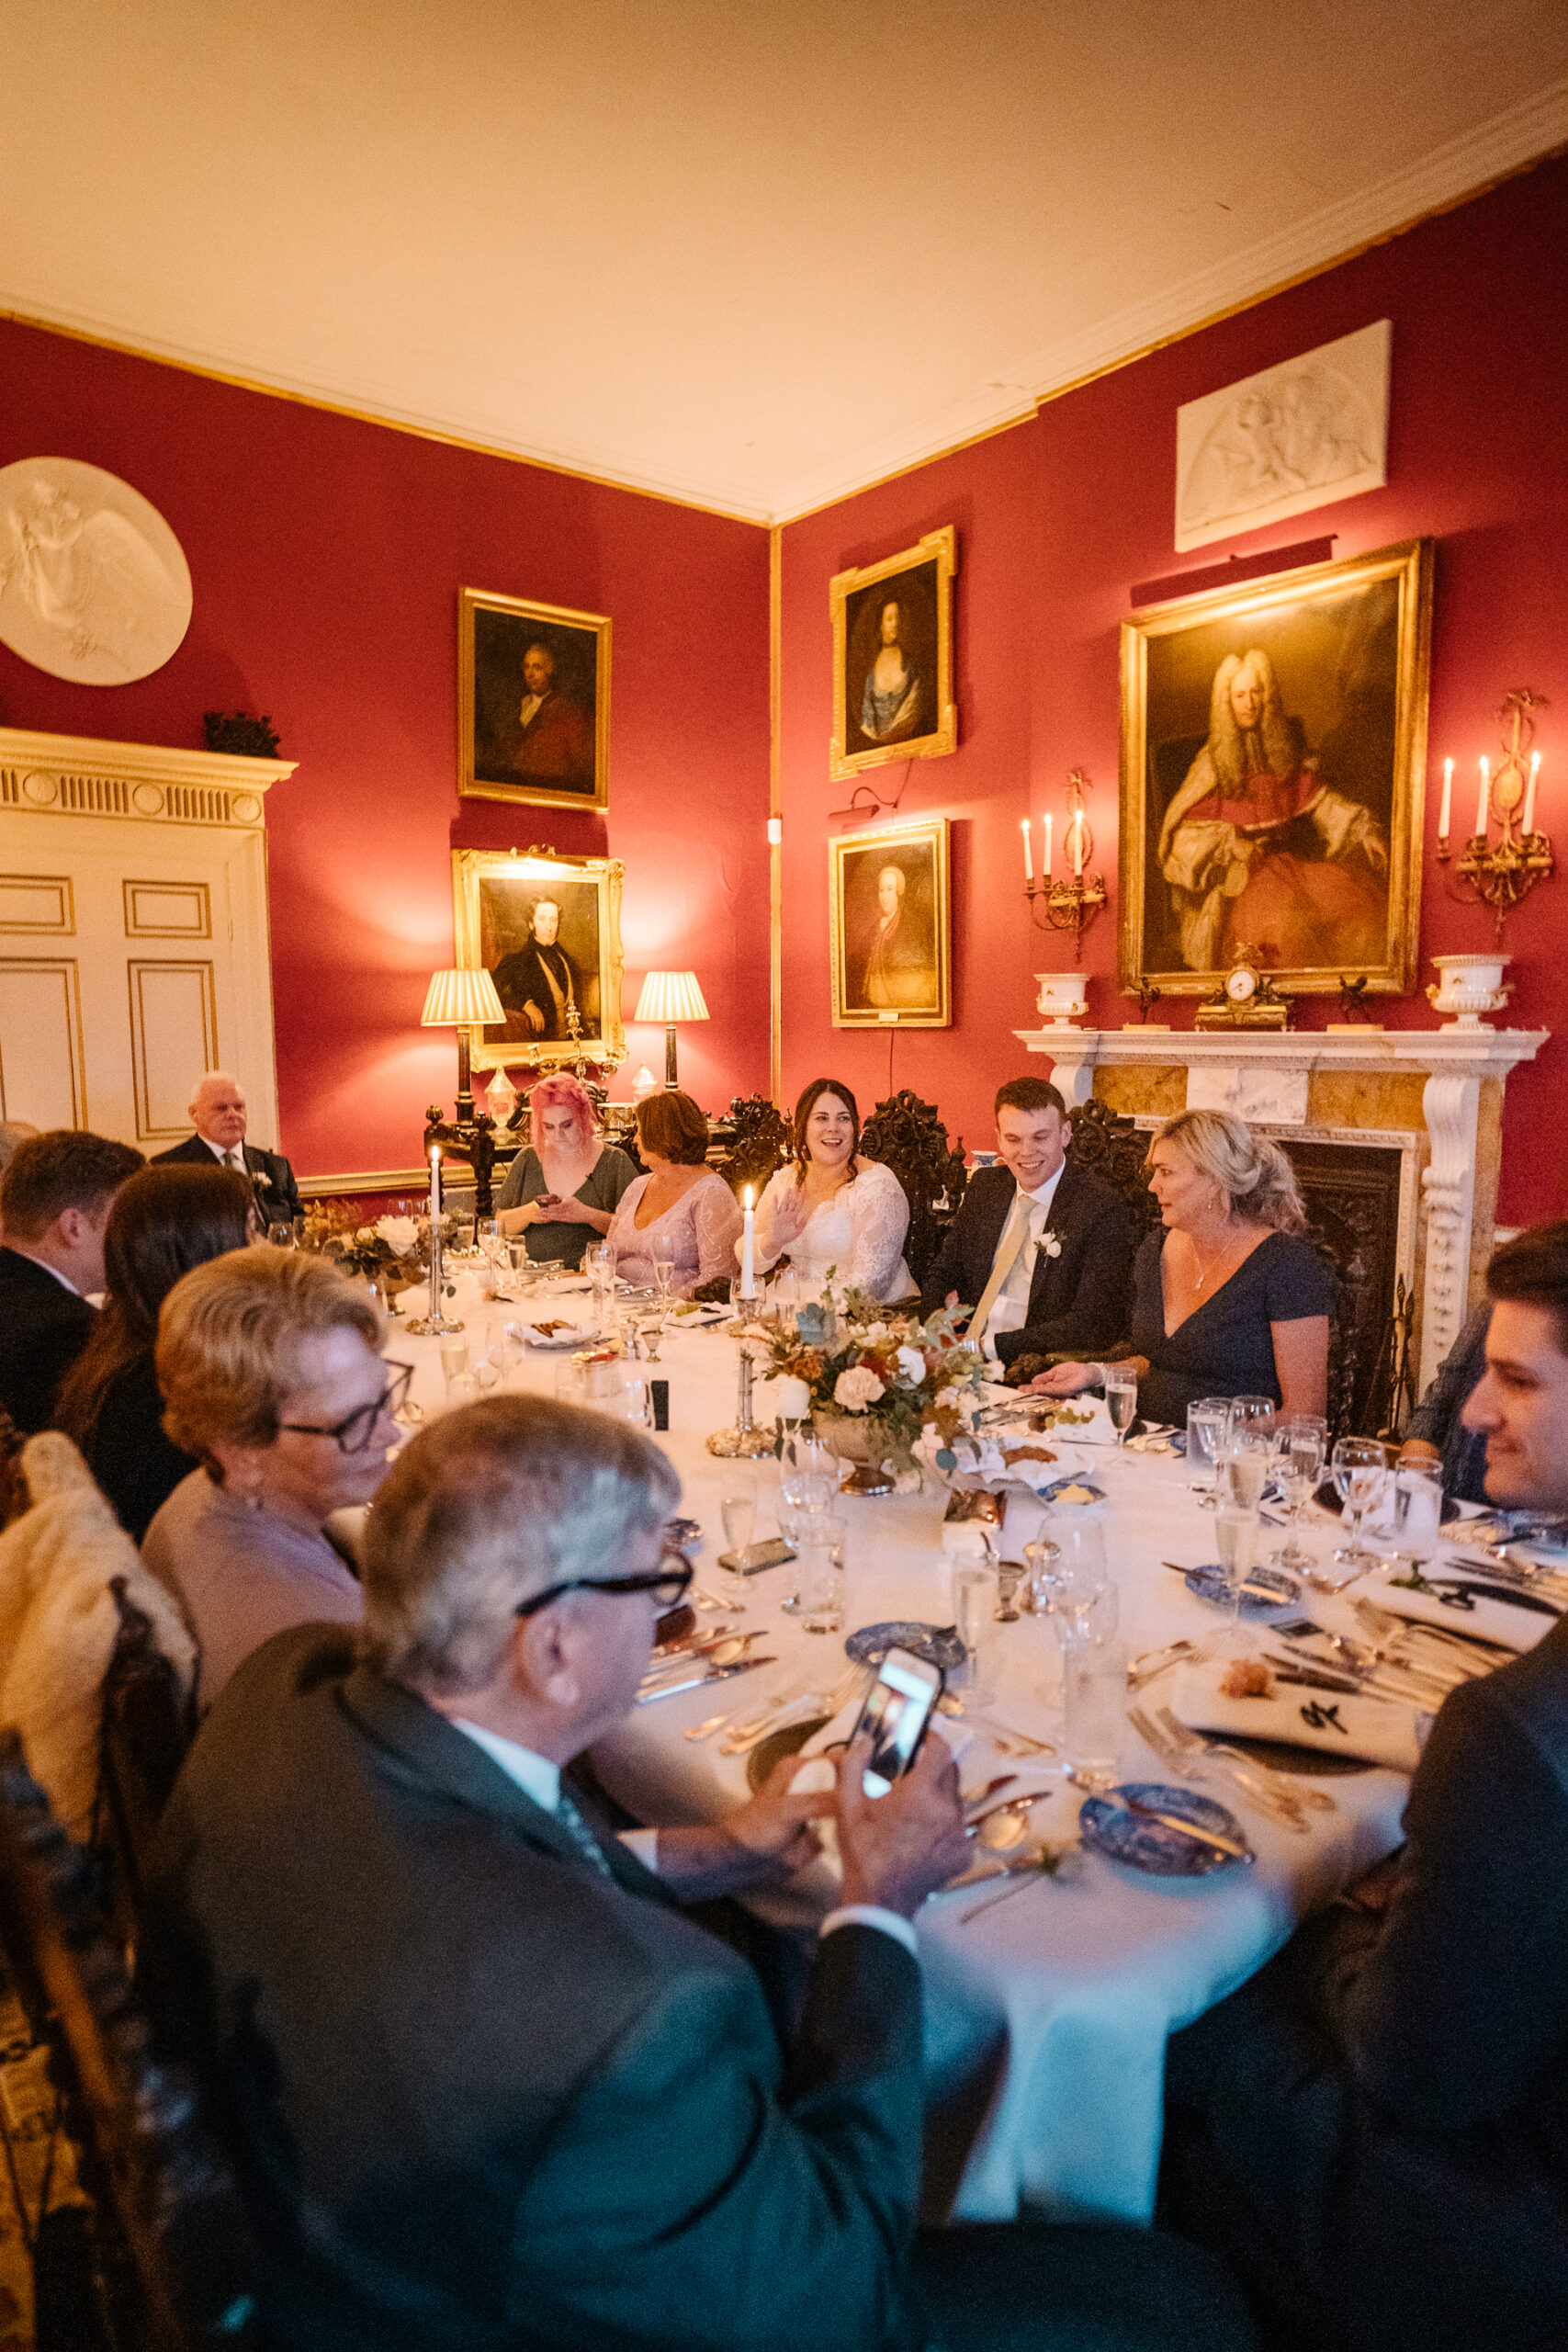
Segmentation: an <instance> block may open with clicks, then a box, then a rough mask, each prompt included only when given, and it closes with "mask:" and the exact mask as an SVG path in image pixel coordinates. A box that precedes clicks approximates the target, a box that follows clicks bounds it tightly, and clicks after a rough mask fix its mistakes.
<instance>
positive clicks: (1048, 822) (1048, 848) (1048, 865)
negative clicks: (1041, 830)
mask: <svg viewBox="0 0 1568 2352" xmlns="http://www.w3.org/2000/svg"><path fill="white" fill-rule="evenodd" d="M1052 821H1053V820H1051V818H1049V817H1047V818H1046V820H1045V879H1046V881H1047V882H1049V880H1050V879H1051V825H1052Z"/></svg>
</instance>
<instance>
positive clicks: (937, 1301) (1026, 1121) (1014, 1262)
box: [921, 1078, 1134, 1364]
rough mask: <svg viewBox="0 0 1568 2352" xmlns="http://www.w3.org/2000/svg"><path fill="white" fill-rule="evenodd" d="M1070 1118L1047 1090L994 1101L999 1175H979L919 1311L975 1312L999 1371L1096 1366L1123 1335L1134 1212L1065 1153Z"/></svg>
mask: <svg viewBox="0 0 1568 2352" xmlns="http://www.w3.org/2000/svg"><path fill="white" fill-rule="evenodd" d="M1071 1142H1072V1128H1071V1127H1070V1126H1069V1125H1068V1124H1067V1106H1066V1103H1064V1102H1063V1100H1062V1097H1061V1096H1060V1094H1059V1093H1058V1092H1057V1091H1056V1089H1055V1087H1054V1086H1052V1085H1051V1084H1049V1083H1048V1081H1047V1080H1044V1079H1043V1078H1013V1079H1010V1080H1008V1082H1007V1084H1006V1085H1005V1086H1004V1087H1001V1088H1000V1089H999V1090H998V1094H997V1156H998V1159H999V1160H1000V1162H1001V1165H1000V1167H998V1168H980V1169H976V1171H975V1173H974V1175H973V1176H972V1177H971V1178H970V1180H969V1183H968V1187H967V1189H966V1191H965V1193H964V1201H963V1204H962V1206H961V1207H960V1209H959V1212H958V1215H957V1216H956V1217H955V1218H954V1219H953V1224H952V1225H951V1226H950V1227H949V1228H948V1233H947V1238H946V1239H945V1241H944V1242H943V1243H942V1250H941V1252H940V1254H939V1255H938V1258H937V1261H936V1263H935V1264H934V1265H933V1266H932V1268H931V1272H930V1273H929V1274H928V1275H927V1277H926V1296H925V1298H924V1299H923V1300H922V1302H921V1303H922V1306H923V1308H924V1310H925V1312H926V1313H928V1314H932V1313H934V1312H935V1311H936V1309H937V1308H938V1307H940V1306H957V1305H959V1304H962V1305H964V1306H968V1307H972V1308H974V1309H975V1312H974V1314H973V1315H972V1317H970V1321H969V1327H968V1329H969V1337H970V1338H971V1339H972V1340H976V1342H977V1343H978V1344H979V1345H980V1346H982V1347H983V1348H984V1350H985V1351H986V1353H987V1355H988V1356H990V1357H991V1358H992V1359H993V1360H994V1361H995V1362H997V1363H1002V1364H1010V1363H1012V1362H1013V1360H1014V1358H1015V1357H1017V1356H1021V1355H1051V1354H1071V1355H1090V1356H1096V1355H1099V1354H1100V1352H1101V1351H1103V1350H1104V1349H1106V1348H1109V1347H1111V1346H1113V1345H1114V1344H1115V1342H1116V1341H1117V1340H1119V1339H1121V1338H1122V1335H1123V1333H1124V1332H1125V1330H1126V1328H1127V1298H1128V1285H1129V1283H1130V1282H1131V1279H1132V1271H1133V1250H1134V1229H1133V1217H1132V1213H1131V1211H1130V1210H1129V1209H1128V1208H1127V1206H1126V1205H1125V1204H1124V1203H1123V1202H1122V1200H1121V1199H1120V1197H1119V1196H1118V1195H1117V1194H1116V1193H1113V1192H1112V1191H1111V1187H1110V1185H1109V1184H1106V1183H1103V1182H1101V1181H1100V1178H1099V1177H1098V1176H1093V1175H1091V1174H1090V1173H1089V1170H1088V1169H1087V1168H1079V1167H1077V1165H1076V1164H1075V1162H1074V1160H1073V1159H1072V1156H1071V1153H1070V1151H1069V1148H1068V1147H1069V1145H1070V1144H1071Z"/></svg>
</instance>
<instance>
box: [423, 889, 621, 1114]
mask: <svg viewBox="0 0 1568 2352" xmlns="http://www.w3.org/2000/svg"><path fill="white" fill-rule="evenodd" d="M623 873H624V869H623V867H622V865H621V863H620V860H619V859H618V858H604V857H584V858H566V857H559V858H558V857H545V856H537V855H529V856H526V857H519V856H514V855H512V854H509V853H508V852H506V851H503V850H455V851H454V852H453V854H452V887H453V898H454V902H455V914H456V919H457V961H458V963H459V964H460V965H466V966H468V967H476V966H482V967H483V968H484V969H485V970H486V971H488V972H489V973H490V975H491V978H492V979H493V980H494V982H495V991H496V994H497V995H498V996H499V997H500V999H501V1001H502V1007H503V1008H504V1011H505V1013H506V1023H505V1026H504V1028H500V1027H496V1026H494V1025H493V1024H492V1025H491V1027H489V1028H486V1029H484V1030H481V1031H479V1032H477V1033H476V1034H475V1036H474V1039H473V1061H474V1067H475V1069H501V1068H502V1067H504V1066H506V1065H507V1064H510V1065H511V1066H512V1067H513V1068H514V1069H515V1068H519V1067H521V1066H523V1065H524V1064H528V1065H531V1066H533V1067H534V1068H536V1069H561V1068H563V1067H564V1066H565V1065H567V1064H569V1063H570V1062H571V1061H573V1060H574V1059H575V1058H576V1057H577V1054H578V1052H579V1050H580V1049H581V1051H582V1053H583V1054H584V1055H585V1056H586V1058H587V1059H588V1060H589V1061H591V1062H594V1063H598V1064H600V1065H602V1066H604V1067H606V1068H609V1069H615V1068H616V1067H618V1065H619V1064H620V1063H621V1062H622V1061H624V1060H625V1058H626V1038H625V1035H624V1033H623V1030H622V1026H621V978H622V958H621V883H622V877H623Z"/></svg>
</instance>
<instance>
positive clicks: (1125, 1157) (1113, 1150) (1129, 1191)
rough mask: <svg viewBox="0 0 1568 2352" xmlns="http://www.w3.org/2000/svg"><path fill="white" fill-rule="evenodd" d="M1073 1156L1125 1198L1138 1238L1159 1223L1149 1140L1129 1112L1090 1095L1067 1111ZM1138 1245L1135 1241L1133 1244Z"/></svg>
mask: <svg viewBox="0 0 1568 2352" xmlns="http://www.w3.org/2000/svg"><path fill="white" fill-rule="evenodd" d="M1067 1124H1068V1125H1069V1126H1070V1127H1071V1128H1072V1131H1073V1143H1072V1150H1073V1157H1074V1159H1076V1160H1077V1163H1078V1166H1079V1167H1080V1168H1087V1169H1089V1171H1090V1172H1091V1174H1093V1175H1096V1176H1098V1177H1099V1178H1100V1182H1102V1183H1105V1184H1109V1185H1110V1187H1111V1191H1112V1192H1113V1193H1119V1194H1120V1195H1121V1197H1122V1200H1124V1201H1125V1202H1126V1204H1127V1205H1128V1207H1129V1208H1130V1209H1131V1210H1132V1212H1133V1215H1134V1218H1135V1219H1136V1220H1137V1228H1138V1230H1137V1237H1136V1239H1137V1241H1142V1240H1143V1238H1144V1236H1145V1234H1147V1233H1152V1232H1153V1231H1154V1229H1155V1227H1156V1226H1157V1225H1158V1223H1159V1203H1158V1202H1157V1201H1156V1198H1155V1196H1154V1194H1153V1193H1151V1192H1150V1190H1149V1178H1148V1170H1146V1169H1145V1166H1144V1160H1145V1156H1146V1155H1147V1152H1148V1148H1149V1139H1148V1136H1146V1135H1145V1132H1144V1131H1143V1129H1142V1128H1141V1127H1139V1126H1138V1125H1136V1124H1135V1123H1134V1121H1133V1120H1132V1119H1130V1118H1128V1117H1127V1115H1126V1114H1125V1113H1124V1112H1122V1111H1113V1110H1112V1109H1111V1105H1110V1103H1101V1102H1100V1100H1099V1098H1098V1097H1097V1096H1092V1095H1091V1096H1090V1098H1089V1101H1088V1102H1087V1103H1077V1104H1075V1105H1074V1107H1073V1109H1072V1110H1070V1111H1069V1112H1068V1114H1067ZM1134 1247H1136V1242H1135V1243H1134Z"/></svg>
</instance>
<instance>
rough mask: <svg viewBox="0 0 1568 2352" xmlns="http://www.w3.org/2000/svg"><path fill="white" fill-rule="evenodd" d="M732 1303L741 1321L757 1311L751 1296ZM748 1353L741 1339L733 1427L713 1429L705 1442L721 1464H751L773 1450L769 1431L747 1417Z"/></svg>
mask: <svg viewBox="0 0 1568 2352" xmlns="http://www.w3.org/2000/svg"><path fill="white" fill-rule="evenodd" d="M735 1304H736V1306H737V1307H738V1308H739V1312H740V1317H741V1320H742V1322H744V1321H746V1320H747V1319H748V1318H749V1317H750V1316H752V1315H754V1314H755V1313H756V1311H757V1301H756V1298H755V1296H754V1295H753V1296H752V1297H750V1298H738V1299H737V1300H736V1302H735ZM751 1382H752V1371H751V1351H750V1348H749V1347H748V1346H747V1344H746V1342H745V1340H741V1342H740V1380H739V1388H738V1390H737V1393H736V1399H735V1423H734V1426H733V1428H731V1429H728V1430H715V1431H714V1433H713V1435H712V1437H710V1438H709V1439H708V1441H707V1449H708V1452H709V1453H716V1454H717V1455H718V1456H719V1458H720V1459H721V1461H725V1462H734V1461H741V1462H755V1461H758V1460H759V1459H760V1458H761V1456H762V1455H763V1454H764V1453H772V1452H773V1446H774V1442H775V1439H774V1433H773V1430H760V1429H759V1428H758V1427H757V1424H756V1422H755V1421H754V1420H753V1419H752V1418H751Z"/></svg>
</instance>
